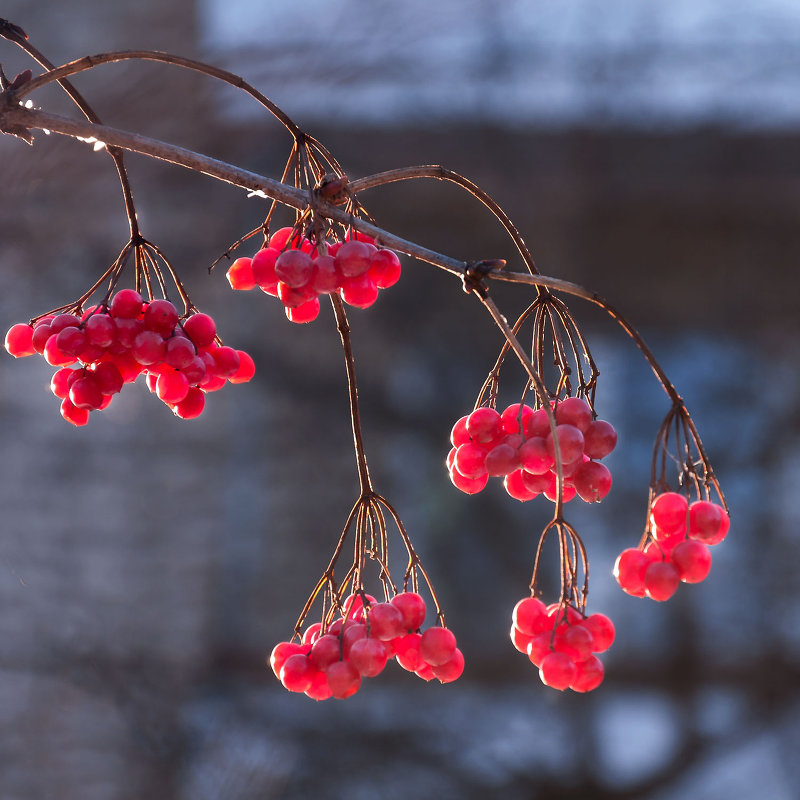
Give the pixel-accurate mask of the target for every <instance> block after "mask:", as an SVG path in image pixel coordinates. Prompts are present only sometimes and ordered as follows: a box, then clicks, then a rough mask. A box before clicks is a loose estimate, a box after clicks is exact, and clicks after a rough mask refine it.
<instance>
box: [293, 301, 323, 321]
mask: <svg viewBox="0 0 800 800" xmlns="http://www.w3.org/2000/svg"><path fill="white" fill-rule="evenodd" d="M286 316H287V318H288V319H289V321H290V322H296V323H298V324H303V323H305V322H313V321H314V320H315V319H316V318H317V317H318V316H319V299H318V298H316V297H312V298H311V299H310V300H306V302H305V303H301V304H300V305H299V306H295V307H294V308H290V307H289V306H287V307H286Z"/></svg>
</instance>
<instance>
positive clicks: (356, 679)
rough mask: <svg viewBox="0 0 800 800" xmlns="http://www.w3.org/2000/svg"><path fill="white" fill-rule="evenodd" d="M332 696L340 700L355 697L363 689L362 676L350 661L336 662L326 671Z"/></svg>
mask: <svg viewBox="0 0 800 800" xmlns="http://www.w3.org/2000/svg"><path fill="white" fill-rule="evenodd" d="M325 675H326V676H327V678H328V686H330V689H331V694H332V695H333V696H334V697H336V698H337V699H339V700H344V699H345V698H347V697H351V696H352V695H354V694H355V693H356V692H357V691H358V690H359V688H360V687H361V675H359V674H358V670H357V669H356V668H355V667H354V666H353V665H352V664H351V663H350V662H349V661H336V662H335V663H333V664H331V665H330V666H329V667H328V668H327V669H326V670H325Z"/></svg>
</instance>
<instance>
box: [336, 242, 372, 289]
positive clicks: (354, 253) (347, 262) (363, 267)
mask: <svg viewBox="0 0 800 800" xmlns="http://www.w3.org/2000/svg"><path fill="white" fill-rule="evenodd" d="M376 255H377V254H376ZM335 261H336V269H337V270H338V271H339V273H340V274H342V275H344V276H345V277H355V276H357V275H363V274H364V273H365V272H367V270H368V269H369V267H370V263H371V261H372V253H371V251H370V249H369V247H368V246H367V245H366V244H365V243H364V242H357V241H354V240H350V241H347V242H345V243H344V244H343V245H342V246H341V247H340V248H339V250H338V251H337V253H336V258H335ZM373 285H374V282H373ZM347 302H349V301H347Z"/></svg>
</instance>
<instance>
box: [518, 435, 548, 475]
mask: <svg viewBox="0 0 800 800" xmlns="http://www.w3.org/2000/svg"><path fill="white" fill-rule="evenodd" d="M519 460H520V464H521V465H522V468H523V469H524V470H525V471H526V472H529V473H531V474H532V475H544V474H545V473H546V472H547V471H548V470H550V469H551V468H552V467H553V465H554V464H555V460H554V459H553V454H552V453H551V452H550V451H549V450H548V447H547V444H546V442H545V440H544V439H543V438H542V437H541V436H532V437H530V438H529V439H527V440H526V441H525V442H524V444H523V445H522V446H521V447H520V448H519Z"/></svg>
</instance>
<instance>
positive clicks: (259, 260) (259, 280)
mask: <svg viewBox="0 0 800 800" xmlns="http://www.w3.org/2000/svg"><path fill="white" fill-rule="evenodd" d="M279 255H280V251H279V250H276V249H275V248H274V247H265V248H263V249H262V250H259V251H258V252H257V253H256V254H255V255H254V256H253V260H252V262H251V265H250V267H251V269H252V271H253V280H254V281H255V282H256V285H257V286H258V287H259V289H261V290H262V291H263V292H265V293H266V294H270V295H272V296H273V297H277V296H278V276H277V274H276V273H275V262H276V261H277V259H278V256H279Z"/></svg>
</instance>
